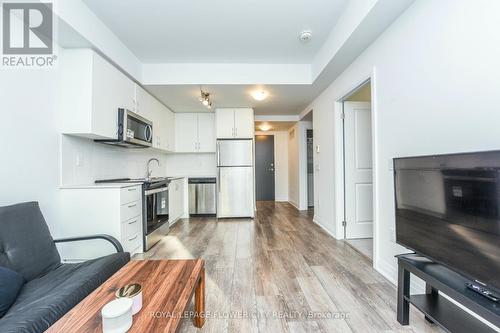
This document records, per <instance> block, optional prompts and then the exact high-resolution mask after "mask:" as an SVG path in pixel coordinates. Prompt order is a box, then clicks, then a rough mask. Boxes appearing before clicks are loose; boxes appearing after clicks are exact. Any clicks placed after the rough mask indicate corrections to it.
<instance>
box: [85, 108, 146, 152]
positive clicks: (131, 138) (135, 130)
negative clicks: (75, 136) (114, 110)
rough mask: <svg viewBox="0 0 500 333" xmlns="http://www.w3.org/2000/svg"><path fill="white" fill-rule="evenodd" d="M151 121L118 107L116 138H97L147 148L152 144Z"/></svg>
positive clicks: (120, 144) (117, 144)
mask: <svg viewBox="0 0 500 333" xmlns="http://www.w3.org/2000/svg"><path fill="white" fill-rule="evenodd" d="M152 138H153V122H151V121H150V120H148V119H146V118H144V117H142V116H140V115H138V114H137V113H134V112H132V111H130V110H126V109H121V108H120V109H118V137H117V139H116V140H114V139H113V140H109V139H98V140H94V141H96V142H100V143H106V144H110V145H115V146H120V147H125V148H148V147H151V146H152Z"/></svg>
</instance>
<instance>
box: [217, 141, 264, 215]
mask: <svg viewBox="0 0 500 333" xmlns="http://www.w3.org/2000/svg"><path fill="white" fill-rule="evenodd" d="M253 166H254V165H253V140H251V139H248V140H217V187H218V189H217V193H218V195H217V217H219V218H226V217H254V215H255V210H254V207H255V196H254V170H253Z"/></svg>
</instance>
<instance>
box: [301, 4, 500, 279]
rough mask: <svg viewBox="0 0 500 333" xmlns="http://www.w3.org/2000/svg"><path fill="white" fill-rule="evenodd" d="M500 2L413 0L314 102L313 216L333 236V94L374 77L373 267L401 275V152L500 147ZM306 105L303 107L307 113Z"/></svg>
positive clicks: (337, 184) (337, 176)
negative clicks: (397, 230)
mask: <svg viewBox="0 0 500 333" xmlns="http://www.w3.org/2000/svg"><path fill="white" fill-rule="evenodd" d="M498 12H500V2H498V1H492V0H480V1H468V0H441V1H431V0H420V1H416V2H415V4H414V5H412V6H411V7H410V8H409V9H408V10H407V11H406V12H405V13H403V15H402V16H401V17H400V18H399V19H398V20H397V21H395V22H394V23H393V24H392V25H391V26H390V27H389V28H388V29H387V30H386V31H385V32H384V33H383V34H382V35H381V36H380V37H379V38H378V39H377V40H376V41H375V42H374V43H373V44H372V45H371V46H370V47H369V48H368V49H367V50H366V51H365V52H363V53H362V54H361V55H360V56H359V57H358V58H357V59H356V60H355V61H354V62H353V63H352V64H351V65H350V66H349V67H348V68H347V69H346V70H345V71H344V72H343V73H342V74H341V75H340V76H339V77H338V78H337V79H336V80H335V81H334V82H333V83H332V84H331V85H330V86H329V87H328V88H327V89H326V90H325V91H324V92H323V93H322V94H321V95H320V96H319V97H318V98H317V99H316V100H314V102H313V103H312V104H311V105H310V106H309V107H308V108H307V109H306V110H308V109H311V108H313V109H314V119H313V122H314V140H315V143H316V144H319V145H320V146H321V152H320V153H319V154H316V156H315V157H316V158H317V161H316V162H315V163H317V164H319V165H320V166H321V168H320V170H319V171H317V172H316V175H315V197H316V198H317V200H318V198H319V199H320V200H321V204H320V205H318V204H317V203H316V209H315V214H316V216H315V219H316V220H317V221H318V222H319V223H321V224H322V225H323V226H324V227H325V228H326V229H328V230H329V231H330V232H331V233H333V234H334V235H336V236H337V237H339V238H341V237H342V230H341V229H342V228H341V225H340V222H341V203H342V200H341V199H342V198H341V196H340V195H341V193H342V192H341V184H342V183H341V180H342V178H341V175H342V165H341V164H342V163H341V161H342V159H341V149H340V147H341V138H342V131H341V121H340V108H339V107H340V104H335V101H336V100H338V99H339V98H341V97H342V96H344V95H345V94H347V93H348V92H349V91H350V90H351V89H353V88H354V87H356V86H357V85H359V84H360V83H361V82H363V81H364V80H366V79H367V78H369V77H370V76H372V97H373V99H372V100H373V104H372V106H373V122H374V131H373V136H374V143H373V144H374V151H373V152H374V182H375V188H374V191H375V192H374V193H375V196H376V200H375V205H374V213H375V220H376V222H375V223H376V228H375V235H376V237H377V240H376V242H377V244H376V246H375V260H374V263H375V267H376V268H377V269H378V270H379V271H380V272H382V273H383V274H384V275H386V276H387V277H388V278H390V279H391V280H392V281H395V279H396V268H397V265H396V259H395V258H394V255H395V254H398V253H401V252H402V251H404V249H403V248H402V247H400V246H398V245H396V244H395V243H394V241H393V229H394V194H393V179H392V171H391V170H389V161H390V160H391V159H392V158H393V157H396V156H407V155H419V154H434V153H449V152H459V151H477V150H487V149H499V148H500V132H499V131H498V124H499V123H500V106H499V105H500V94H499V93H498V87H499V84H498V77H500V62H499V60H498V59H500V34H498V31H500V20H498ZM306 110H304V112H306Z"/></svg>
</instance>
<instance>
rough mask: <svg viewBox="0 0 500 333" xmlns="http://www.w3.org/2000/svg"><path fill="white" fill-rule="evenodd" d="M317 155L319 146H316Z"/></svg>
mask: <svg viewBox="0 0 500 333" xmlns="http://www.w3.org/2000/svg"><path fill="white" fill-rule="evenodd" d="M316 154H319V145H316Z"/></svg>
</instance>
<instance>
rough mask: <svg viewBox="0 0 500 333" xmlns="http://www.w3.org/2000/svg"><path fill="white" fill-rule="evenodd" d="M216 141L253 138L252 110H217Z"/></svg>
mask: <svg viewBox="0 0 500 333" xmlns="http://www.w3.org/2000/svg"><path fill="white" fill-rule="evenodd" d="M215 114H216V130H217V138H218V139H252V138H253V136H254V126H255V125H254V115H253V109H243V108H238V109H217V110H215Z"/></svg>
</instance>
